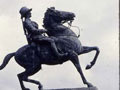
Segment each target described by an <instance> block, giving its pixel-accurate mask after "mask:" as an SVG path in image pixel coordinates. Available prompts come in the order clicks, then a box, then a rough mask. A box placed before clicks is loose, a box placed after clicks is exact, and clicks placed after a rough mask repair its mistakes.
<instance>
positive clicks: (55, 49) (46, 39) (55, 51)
mask: <svg viewBox="0 0 120 90" xmlns="http://www.w3.org/2000/svg"><path fill="white" fill-rule="evenodd" d="M34 41H35V42H41V41H43V42H44V41H45V42H49V43H50V44H51V48H52V50H53V52H54V54H55V55H56V56H57V57H62V56H67V53H64V54H61V53H59V52H58V49H57V47H56V44H55V41H54V39H52V38H49V37H45V36H41V37H40V36H39V37H35V38H34Z"/></svg>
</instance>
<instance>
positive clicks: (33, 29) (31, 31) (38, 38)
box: [19, 7, 67, 57]
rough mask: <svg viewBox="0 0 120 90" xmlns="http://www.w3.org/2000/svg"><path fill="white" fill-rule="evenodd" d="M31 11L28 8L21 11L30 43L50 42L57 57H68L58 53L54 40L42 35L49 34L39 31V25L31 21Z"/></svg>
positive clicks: (45, 31)
mask: <svg viewBox="0 0 120 90" xmlns="http://www.w3.org/2000/svg"><path fill="white" fill-rule="evenodd" d="M31 11H32V9H28V8H27V7H22V8H21V9H20V11H19V12H20V14H21V19H22V21H23V18H24V21H23V27H24V30H25V35H26V37H27V40H28V43H29V44H31V43H32V42H35V43H41V42H48V43H50V45H51V48H52V50H53V52H54V54H55V55H56V56H57V57H62V56H66V55H67V53H64V54H61V53H59V52H58V50H57V47H56V45H55V41H54V39H52V38H50V37H47V36H43V35H42V34H43V33H47V30H43V29H38V24H37V23H36V22H34V21H31V19H30V17H31Z"/></svg>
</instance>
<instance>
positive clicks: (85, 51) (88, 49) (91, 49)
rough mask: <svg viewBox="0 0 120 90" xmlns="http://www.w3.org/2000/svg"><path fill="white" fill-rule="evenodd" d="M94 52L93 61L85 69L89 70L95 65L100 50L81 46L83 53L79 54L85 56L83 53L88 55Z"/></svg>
mask: <svg viewBox="0 0 120 90" xmlns="http://www.w3.org/2000/svg"><path fill="white" fill-rule="evenodd" d="M94 50H95V51H96V54H95V57H94V59H93V61H91V62H90V64H88V65H87V66H86V69H90V68H91V67H92V66H93V65H94V64H95V63H96V60H97V57H98V55H99V53H100V50H99V48H98V47H87V46H83V51H82V52H81V53H80V54H85V53H89V52H91V51H94Z"/></svg>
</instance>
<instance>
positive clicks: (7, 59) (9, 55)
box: [0, 53, 15, 70]
mask: <svg viewBox="0 0 120 90" xmlns="http://www.w3.org/2000/svg"><path fill="white" fill-rule="evenodd" d="M14 55H15V53H10V54H8V55H6V56H5V58H4V60H3V63H2V65H1V66H0V70H2V69H3V68H4V67H5V66H6V65H7V64H8V62H9V61H10V59H11V58H12V57H13V56H14Z"/></svg>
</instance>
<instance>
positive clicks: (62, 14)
mask: <svg viewBox="0 0 120 90" xmlns="http://www.w3.org/2000/svg"><path fill="white" fill-rule="evenodd" d="M74 17H75V14H74V13H71V12H66V11H59V10H56V9H55V8H54V7H51V8H48V9H47V11H46V13H45V16H44V21H43V23H44V25H50V24H51V23H53V22H55V23H65V22H66V21H72V20H74Z"/></svg>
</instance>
